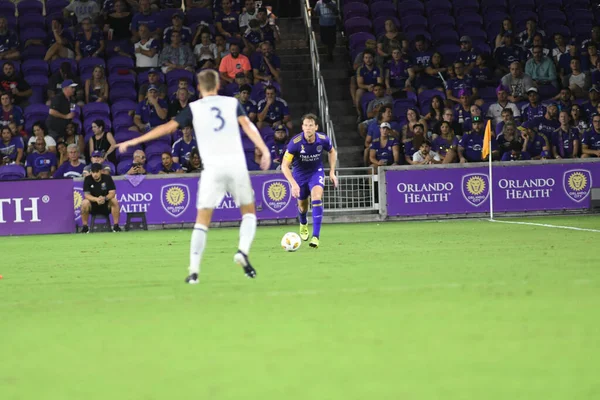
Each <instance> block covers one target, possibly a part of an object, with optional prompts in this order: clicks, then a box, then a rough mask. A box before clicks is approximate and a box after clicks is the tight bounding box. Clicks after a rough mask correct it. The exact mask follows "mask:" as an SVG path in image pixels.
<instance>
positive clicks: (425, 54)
mask: <svg viewBox="0 0 600 400" xmlns="http://www.w3.org/2000/svg"><path fill="white" fill-rule="evenodd" d="M432 55H433V51H431V50H430V49H429V42H428V41H427V38H426V37H425V36H423V35H417V37H416V38H415V50H414V51H412V52H411V53H410V61H411V64H412V67H413V68H414V71H415V73H417V74H419V73H421V72H423V71H425V68H427V67H428V66H429V63H430V62H431V56H432Z"/></svg>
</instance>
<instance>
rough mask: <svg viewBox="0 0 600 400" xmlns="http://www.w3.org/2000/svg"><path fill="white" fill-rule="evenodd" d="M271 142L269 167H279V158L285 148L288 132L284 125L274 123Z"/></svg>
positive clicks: (280, 158)
mask: <svg viewBox="0 0 600 400" xmlns="http://www.w3.org/2000/svg"><path fill="white" fill-rule="evenodd" d="M273 130H274V132H275V133H274V134H273V144H272V145H271V168H270V169H272V170H276V169H280V168H281V160H283V155H284V154H285V151H286V149H287V144H288V132H287V129H286V128H285V126H283V125H276V126H274V127H273Z"/></svg>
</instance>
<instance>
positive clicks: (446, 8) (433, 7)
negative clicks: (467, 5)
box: [425, 0, 452, 17]
mask: <svg viewBox="0 0 600 400" xmlns="http://www.w3.org/2000/svg"><path fill="white" fill-rule="evenodd" d="M425 9H426V10H427V15H428V16H429V17H435V16H436V15H451V14H452V4H451V3H450V2H449V1H447V0H431V1H428V2H427V3H425Z"/></svg>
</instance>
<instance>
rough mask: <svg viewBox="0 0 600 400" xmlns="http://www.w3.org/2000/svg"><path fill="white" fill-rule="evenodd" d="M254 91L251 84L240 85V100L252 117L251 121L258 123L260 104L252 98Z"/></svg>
mask: <svg viewBox="0 0 600 400" xmlns="http://www.w3.org/2000/svg"><path fill="white" fill-rule="evenodd" d="M251 93H252V88H251V87H250V85H243V86H241V87H240V93H239V101H240V104H241V106H242V108H244V110H245V111H246V115H247V116H248V118H250V121H252V122H254V123H256V119H257V118H258V106H257V104H256V102H255V101H254V100H252V99H251V98H250V94H251Z"/></svg>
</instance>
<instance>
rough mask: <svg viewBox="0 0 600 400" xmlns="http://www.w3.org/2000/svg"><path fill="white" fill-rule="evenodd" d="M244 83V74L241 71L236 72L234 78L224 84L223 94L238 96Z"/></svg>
mask: <svg viewBox="0 0 600 400" xmlns="http://www.w3.org/2000/svg"><path fill="white" fill-rule="evenodd" d="M246 83H247V82H246V74H244V73H243V72H238V73H237V74H235V80H234V81H233V82H231V83H228V84H227V86H225V89H223V94H224V95H225V96H230V97H236V98H239V97H240V90H241V88H242V86H244V85H245V84H246Z"/></svg>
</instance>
